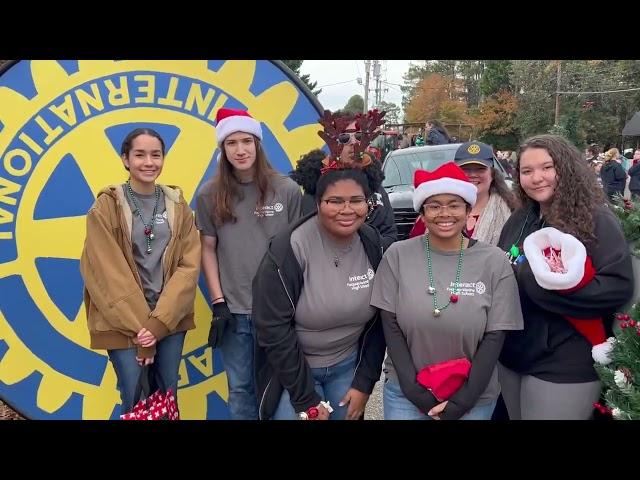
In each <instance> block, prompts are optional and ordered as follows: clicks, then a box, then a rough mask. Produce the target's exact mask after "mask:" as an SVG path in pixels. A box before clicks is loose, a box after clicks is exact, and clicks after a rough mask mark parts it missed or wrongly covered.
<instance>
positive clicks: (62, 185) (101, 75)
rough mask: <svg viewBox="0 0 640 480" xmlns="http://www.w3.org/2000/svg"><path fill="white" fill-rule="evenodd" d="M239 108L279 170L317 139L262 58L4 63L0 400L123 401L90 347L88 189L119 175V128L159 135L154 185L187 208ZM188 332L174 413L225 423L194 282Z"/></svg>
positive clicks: (84, 411) (274, 67)
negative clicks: (161, 146)
mask: <svg viewBox="0 0 640 480" xmlns="http://www.w3.org/2000/svg"><path fill="white" fill-rule="evenodd" d="M221 107H227V108H242V109H245V110H248V111H249V113H250V114H251V115H252V116H253V117H254V118H256V119H258V120H259V121H260V122H261V123H262V130H263V137H264V139H263V144H264V146H265V149H266V151H267V152H268V155H269V159H270V161H271V163H272V164H273V165H274V167H276V168H277V169H278V170H279V171H280V172H282V173H284V174H287V173H288V172H289V171H290V170H292V168H293V167H294V164H295V162H296V161H297V159H299V158H300V157H301V156H302V155H303V154H305V153H307V152H308V151H310V150H312V149H315V148H322V147H323V146H324V144H323V142H322V140H321V139H320V137H319V136H318V135H317V132H318V130H320V129H321V126H320V125H319V124H318V119H319V117H320V115H321V112H322V110H323V109H322V107H321V105H320V104H319V103H318V101H317V100H316V98H315V97H314V96H313V95H312V94H311V93H310V92H309V91H308V89H307V88H306V87H305V86H304V84H303V83H302V82H300V81H299V79H297V77H296V76H295V74H293V73H292V72H291V71H290V70H288V68H287V67H285V66H284V65H283V64H282V63H281V62H279V61H266V60H241V61H235V60H233V61H232V60H187V61H173V60H172V61H167V60H125V61H107V60H61V61H54V60H20V61H11V62H9V63H6V64H5V65H3V66H2V67H0V292H1V294H0V399H2V400H4V401H5V402H6V403H8V404H9V405H11V406H12V407H13V408H15V409H16V410H17V411H18V412H20V413H21V414H22V415H24V416H26V417H27V418H33V419H115V418H118V416H119V408H120V397H119V394H118V391H117V389H116V377H115V374H114V372H113V368H112V366H111V364H110V362H109V361H108V358H107V356H106V352H105V351H96V350H91V349H90V348H89V334H88V331H87V325H86V316H85V311H84V306H83V303H82V302H83V283H82V278H81V276H80V270H79V258H80V254H81V252H82V247H83V242H84V238H85V222H86V213H87V211H88V210H89V208H90V207H91V205H92V204H93V202H94V201H95V197H96V194H97V192H98V191H99V190H100V189H101V188H103V187H105V186H107V185H109V184H118V183H122V182H124V181H125V180H126V178H127V172H126V171H125V170H124V168H123V166H122V162H121V161H120V157H119V154H120V145H121V143H122V140H123V139H124V137H125V135H126V134H127V133H128V132H129V131H131V130H132V129H134V128H137V127H151V128H153V129H155V130H157V131H158V132H159V133H160V134H161V135H162V137H163V138H164V140H165V143H166V148H167V155H166V162H165V167H164V170H163V173H162V176H161V178H160V181H161V182H162V183H167V184H174V185H179V186H181V187H182V188H183V190H184V192H183V193H184V196H185V198H186V199H187V201H188V202H189V203H190V205H191V207H192V208H193V207H194V204H195V200H194V196H195V192H196V191H197V189H198V187H199V186H200V185H202V184H203V183H204V182H205V181H206V180H208V179H209V178H211V176H212V175H213V173H214V171H215V168H216V159H217V155H218V147H217V141H216V135H215V128H214V127H215V116H216V112H217V111H218V109H219V108H221ZM199 285H200V289H199V291H198V293H197V295H196V305H195V307H196V310H195V316H196V325H197V329H195V330H191V331H189V332H188V333H187V337H186V341H185V346H184V350H183V354H182V361H181V363H180V368H179V374H180V379H179V383H178V396H179V401H180V407H181V408H180V410H181V415H182V418H185V419H205V418H212V419H213V418H228V409H227V404H226V402H227V399H228V395H229V392H228V388H227V379H226V374H225V372H224V367H223V365H222V360H221V358H220V354H219V352H217V351H212V349H211V348H210V347H208V346H207V330H208V324H207V323H208V322H206V321H204V320H203V319H208V318H210V317H211V312H210V310H209V306H208V302H207V301H206V298H208V292H207V291H206V287H205V285H204V281H203V280H202V278H201V281H200V283H199Z"/></svg>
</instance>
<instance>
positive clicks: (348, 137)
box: [338, 132, 362, 145]
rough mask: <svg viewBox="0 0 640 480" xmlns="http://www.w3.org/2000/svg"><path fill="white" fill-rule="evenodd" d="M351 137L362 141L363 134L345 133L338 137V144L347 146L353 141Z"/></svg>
mask: <svg viewBox="0 0 640 480" xmlns="http://www.w3.org/2000/svg"><path fill="white" fill-rule="evenodd" d="M351 137H355V139H356V140H357V141H360V140H362V132H343V133H341V134H340V135H338V143H341V144H343V145H346V144H347V143H349V142H350V141H351Z"/></svg>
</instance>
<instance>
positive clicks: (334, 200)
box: [322, 197, 367, 210]
mask: <svg viewBox="0 0 640 480" xmlns="http://www.w3.org/2000/svg"><path fill="white" fill-rule="evenodd" d="M322 201H323V202H325V203H326V204H327V205H328V206H330V207H331V208H333V209H336V210H342V209H343V208H346V206H347V205H351V208H353V209H358V210H359V209H362V208H363V207H365V206H366V205H367V199H366V198H365V197H351V198H349V199H346V198H342V197H329V198H327V199H324V200H322Z"/></svg>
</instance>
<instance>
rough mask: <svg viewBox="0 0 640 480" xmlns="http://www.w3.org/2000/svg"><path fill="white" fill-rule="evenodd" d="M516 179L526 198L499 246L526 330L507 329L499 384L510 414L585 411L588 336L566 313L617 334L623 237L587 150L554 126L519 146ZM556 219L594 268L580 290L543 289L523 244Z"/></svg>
mask: <svg viewBox="0 0 640 480" xmlns="http://www.w3.org/2000/svg"><path fill="white" fill-rule="evenodd" d="M518 157H519V161H518V164H517V167H516V170H517V175H516V181H515V185H514V188H515V190H516V191H517V193H518V194H519V196H520V198H521V200H522V204H523V207H522V208H520V209H518V210H517V211H515V212H514V213H513V214H512V215H511V217H510V218H509V220H508V221H507V223H506V224H505V226H504V228H503V230H502V233H501V235H500V239H499V241H498V246H499V247H500V248H502V249H503V250H504V251H506V252H507V256H508V258H509V260H510V261H511V262H512V264H513V266H514V270H515V274H516V279H517V281H518V285H519V287H520V303H521V308H522V314H523V318H524V330H522V331H517V332H509V333H508V334H507V337H506V339H505V343H504V347H503V350H502V353H501V355H500V363H501V364H500V366H499V375H500V384H501V386H502V395H503V397H504V400H505V403H506V406H507V409H508V411H509V417H510V418H511V419H512V420H520V419H523V420H527V419H531V420H533V419H549V420H551V419H566V420H571V419H574V420H579V419H585V420H586V419H589V418H590V417H591V414H592V412H593V403H594V402H596V401H597V400H598V398H599V396H600V382H599V381H598V375H597V374H596V371H595V370H594V368H593V359H592V357H591V348H592V344H591V343H590V342H589V340H588V339H587V338H586V337H585V336H584V335H582V334H581V333H580V332H579V331H578V330H577V329H576V328H575V327H574V325H573V324H572V323H571V322H570V321H568V320H567V317H571V318H575V319H578V321H579V319H592V318H594V317H599V318H602V319H603V323H604V325H603V326H604V330H605V332H606V334H607V335H611V333H612V332H611V327H612V320H613V314H614V312H615V311H616V310H617V309H618V308H620V307H621V306H622V305H624V304H625V303H626V302H627V301H628V300H629V298H630V297H631V295H632V292H633V272H632V268H631V258H630V255H629V249H628V247H627V242H626V241H625V238H624V235H623V233H622V229H621V228H620V224H619V223H618V221H617V219H616V218H615V216H614V215H613V213H612V212H611V211H610V210H609V209H608V208H607V206H606V205H605V199H604V197H603V195H602V190H601V189H600V188H598V186H597V184H596V180H595V178H594V176H593V173H592V172H591V171H590V170H589V167H588V165H587V164H586V162H584V160H583V158H582V154H581V153H580V152H579V151H578V150H577V149H576V148H575V147H574V146H573V145H571V144H570V143H569V142H568V141H567V140H565V139H564V138H562V137H560V136H556V135H538V136H535V137H532V138H530V139H528V140H527V141H526V142H525V143H524V144H523V145H521V146H520V153H519V156H518ZM544 227H555V228H556V229H558V230H560V231H561V232H563V233H566V234H570V235H572V236H573V237H575V238H577V239H578V240H580V241H581V242H582V243H583V244H584V246H585V247H586V251H587V254H588V255H589V256H590V257H591V260H592V262H593V267H594V269H595V276H594V277H593V279H592V280H591V281H590V282H589V283H587V284H586V285H585V286H583V287H582V288H580V289H579V290H577V291H573V292H565V291H554V290H547V289H544V288H542V287H541V286H539V285H538V283H537V282H536V279H535V276H534V274H533V272H532V269H531V266H530V264H529V261H528V260H527V258H525V257H524V255H522V254H521V253H522V252H523V242H524V240H525V239H526V238H527V236H528V235H530V234H531V233H533V232H536V231H537V230H540V229H542V228H544Z"/></svg>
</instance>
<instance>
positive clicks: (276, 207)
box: [253, 202, 284, 217]
mask: <svg viewBox="0 0 640 480" xmlns="http://www.w3.org/2000/svg"><path fill="white" fill-rule="evenodd" d="M283 210H284V205H282V203H280V202H278V203H275V204H273V205H265V206H263V207H262V208H256V209H255V210H254V212H253V214H254V215H256V216H258V217H273V216H274V215H275V214H276V213H280V212H282V211H283Z"/></svg>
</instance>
